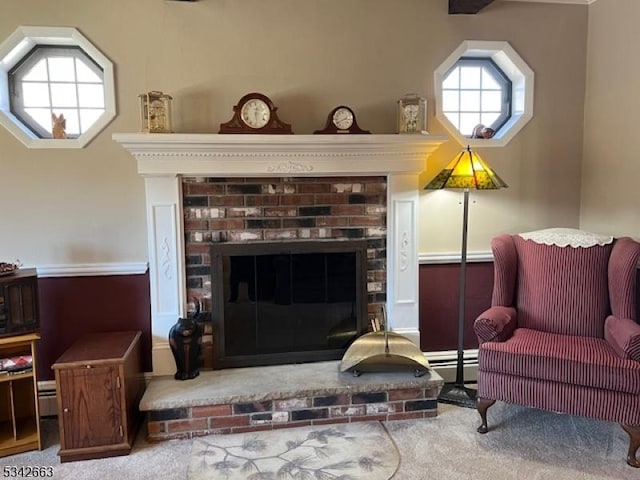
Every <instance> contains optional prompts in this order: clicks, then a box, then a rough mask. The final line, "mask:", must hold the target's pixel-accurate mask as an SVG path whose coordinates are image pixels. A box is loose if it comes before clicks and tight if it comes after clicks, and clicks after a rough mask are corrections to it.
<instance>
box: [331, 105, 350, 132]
mask: <svg viewBox="0 0 640 480" xmlns="http://www.w3.org/2000/svg"><path fill="white" fill-rule="evenodd" d="M332 120H333V124H334V125H335V126H336V128H339V129H340V130H347V129H348V128H351V125H353V113H352V112H351V110H349V109H348V108H344V107H342V108H338V109H337V110H336V111H335V112H333V119H332Z"/></svg>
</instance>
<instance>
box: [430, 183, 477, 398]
mask: <svg viewBox="0 0 640 480" xmlns="http://www.w3.org/2000/svg"><path fill="white" fill-rule="evenodd" d="M468 224H469V189H468V188H465V189H464V190H463V200H462V251H461V256H460V296H459V298H458V361H457V363H456V381H455V383H454V384H453V385H451V384H447V385H445V386H444V387H442V391H441V392H440V395H439V396H438V401H439V402H442V403H451V404H453V405H458V406H460V407H467V408H474V407H475V406H476V390H475V389H473V388H467V387H465V386H464V319H465V301H466V287H467V227H468Z"/></svg>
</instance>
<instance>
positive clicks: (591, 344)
mask: <svg viewBox="0 0 640 480" xmlns="http://www.w3.org/2000/svg"><path fill="white" fill-rule="evenodd" d="M478 362H479V368H480V370H482V371H486V372H495V373H502V374H506V375H515V376H519V377H528V378H536V379H541V380H548V381H552V382H559V383H569V384H573V385H582V386H585V387H592V388H602V389H606V390H616V391H620V392H626V393H631V394H639V393H640V362H637V361H635V360H629V359H625V358H620V357H619V356H618V355H617V354H616V352H615V351H614V350H613V348H612V347H611V346H610V345H609V344H608V343H607V341H606V340H604V339H602V338H593V337H579V336H569V335H560V334H555V333H547V332H541V331H537V330H531V329H528V328H517V329H516V330H515V331H514V333H513V336H512V337H511V338H510V339H509V340H507V341H506V342H485V343H483V344H482V345H481V346H480V352H479V358H478Z"/></svg>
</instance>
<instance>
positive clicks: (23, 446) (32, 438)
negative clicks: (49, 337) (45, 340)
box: [0, 333, 42, 457]
mask: <svg viewBox="0 0 640 480" xmlns="http://www.w3.org/2000/svg"><path fill="white" fill-rule="evenodd" d="M39 338H40V336H39V335H38V334H35V333H31V334H27V335H18V336H14V337H4V338H0V359H5V358H13V357H19V356H31V358H32V363H33V366H32V369H31V370H30V371H25V372H23V373H12V374H9V373H1V374H0V457H5V456H7V455H13V454H14V453H20V452H26V451H28V450H36V449H37V450H40V449H41V448H42V444H41V441H40V416H39V414H38V385H37V382H36V341H37V340H38V339H39Z"/></svg>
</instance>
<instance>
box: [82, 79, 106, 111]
mask: <svg viewBox="0 0 640 480" xmlns="http://www.w3.org/2000/svg"><path fill="white" fill-rule="evenodd" d="M78 98H79V100H80V106H81V107H94V108H104V88H103V87H102V85H95V84H91V85H82V84H80V85H78Z"/></svg>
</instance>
